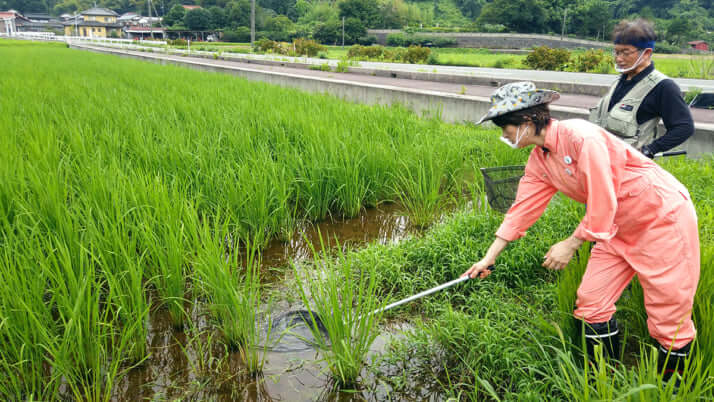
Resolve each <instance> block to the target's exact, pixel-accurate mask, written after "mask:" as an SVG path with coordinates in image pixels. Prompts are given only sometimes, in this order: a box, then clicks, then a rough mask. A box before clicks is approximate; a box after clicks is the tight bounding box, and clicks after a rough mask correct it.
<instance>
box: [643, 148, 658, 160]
mask: <svg viewBox="0 0 714 402" xmlns="http://www.w3.org/2000/svg"><path fill="white" fill-rule="evenodd" d="M640 152H642V155H644V156H646V157H648V158H650V159H654V156H655V152H654V151H653V150H652V148H650V146H649V145H643V146H642V148H640Z"/></svg>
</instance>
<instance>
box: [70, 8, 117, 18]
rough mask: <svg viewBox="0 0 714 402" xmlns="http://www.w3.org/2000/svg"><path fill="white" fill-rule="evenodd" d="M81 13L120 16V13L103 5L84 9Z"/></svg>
mask: <svg viewBox="0 0 714 402" xmlns="http://www.w3.org/2000/svg"><path fill="white" fill-rule="evenodd" d="M80 14H82V15H101V16H113V17H118V16H119V14H117V13H115V12H114V11H112V10H110V9H108V8H102V7H94V8H90V9H89V10H84V11H82V12H81V13H80Z"/></svg>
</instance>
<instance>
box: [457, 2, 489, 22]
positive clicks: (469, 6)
mask: <svg viewBox="0 0 714 402" xmlns="http://www.w3.org/2000/svg"><path fill="white" fill-rule="evenodd" d="M456 5H457V6H459V9H461V12H462V13H463V14H464V16H466V17H468V18H471V19H476V18H478V16H479V15H481V9H482V8H483V6H484V1H483V0H456Z"/></svg>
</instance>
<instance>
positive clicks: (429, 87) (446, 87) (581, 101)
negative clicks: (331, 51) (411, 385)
mask: <svg viewBox="0 0 714 402" xmlns="http://www.w3.org/2000/svg"><path fill="white" fill-rule="evenodd" d="M86 47H94V46H86ZM99 48H100V47H99ZM100 49H101V48H100ZM126 52H127V53H134V54H136V55H140V56H142V57H155V58H172V59H176V60H194V61H197V62H201V63H209V64H215V65H221V66H233V67H238V68H245V69H251V70H262V71H272V72H280V73H285V74H293V75H299V76H308V77H323V78H331V79H338V80H342V81H350V82H355V83H366V84H375V85H387V86H392V87H398V88H409V89H417V90H425V91H434V92H442V93H449V94H461V95H469V96H480V97H489V96H490V95H491V93H493V91H494V87H491V86H485V85H484V86H481V85H461V84H451V83H445V82H436V81H424V80H412V79H403V78H389V77H378V76H371V75H363V74H348V73H335V72H327V71H319V70H310V69H305V68H297V67H283V66H278V65H262V64H254V63H242V62H236V61H228V60H214V59H206V58H199V57H186V56H168V55H164V54H161V53H145V52H138V51H126ZM262 58H266V59H276V58H277V59H278V60H281V61H291V60H293V59H294V60H295V61H296V62H297V61H300V62H303V61H305V60H306V58H304V57H301V58H285V57H276V56H263V57H262ZM307 60H308V62H309V61H314V60H317V61H319V63H318V64H322V63H325V62H326V60H322V59H307ZM374 64H386V65H389V66H391V67H399V66H404V67H409V68H419V67H420V68H422V69H423V68H424V66H423V65H409V64H396V65H395V64H394V63H374ZM362 66H363V65H362ZM363 67H364V66H363ZM431 67H432V66H429V68H431ZM461 68H462V69H463V67H461ZM476 70H479V71H480V70H488V71H495V72H501V73H504V71H498V69H476ZM510 72H512V73H513V74H515V73H518V75H517V77H519V78H523V79H524V80H526V79H534V74H538V73H549V74H556V75H562V74H566V73H562V72H559V73H553V72H547V71H531V70H505V73H510ZM569 74H577V75H579V76H580V75H582V76H601V74H581V73H569ZM605 77H607V78H609V79H610V80H612V79H614V78H615V77H614V76H605ZM551 78H552V77H551ZM549 79H550V78H549ZM706 82H710V83H714V82H713V81H706ZM712 90H713V91H714V85H712ZM598 100H599V97H596V96H588V95H573V94H562V95H561V98H560V99H559V100H558V101H556V102H554V104H556V105H560V106H568V107H575V108H582V109H588V108H590V107H593V106H595V105H596V104H597V102H598ZM691 110H692V115H693V116H694V121H695V122H698V123H707V124H714V110H705V109H691Z"/></svg>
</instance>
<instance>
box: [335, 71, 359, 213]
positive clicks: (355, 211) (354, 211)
mask: <svg viewBox="0 0 714 402" xmlns="http://www.w3.org/2000/svg"><path fill="white" fill-rule="evenodd" d="M349 67H350V62H349V60H345V59H343V60H340V61H338V62H337V67H335V71H336V72H338V73H346V72H347V71H349ZM358 198H359V197H358ZM355 206H356V205H355ZM356 207H357V209H359V207H358V206H356ZM352 211H353V214H356V213H357V212H358V211H357V210H355V209H354V208H353V209H352Z"/></svg>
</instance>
